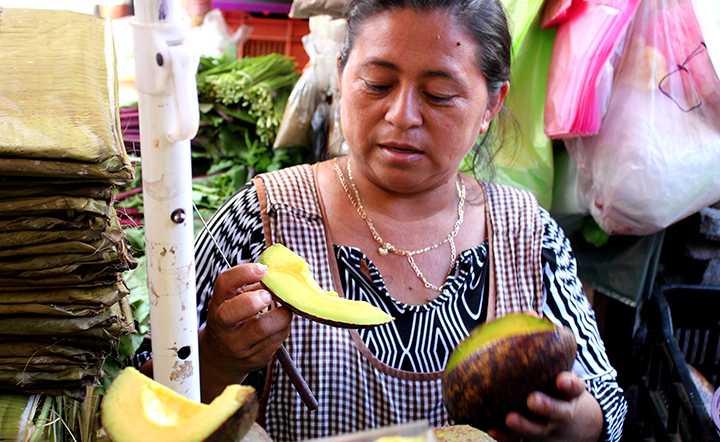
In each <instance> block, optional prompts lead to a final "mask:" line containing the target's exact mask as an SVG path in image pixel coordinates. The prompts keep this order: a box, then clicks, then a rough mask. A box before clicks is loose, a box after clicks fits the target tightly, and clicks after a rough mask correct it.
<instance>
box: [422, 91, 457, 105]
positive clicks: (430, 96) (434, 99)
mask: <svg viewBox="0 0 720 442" xmlns="http://www.w3.org/2000/svg"><path fill="white" fill-rule="evenodd" d="M425 96H426V97H427V98H428V100H430V101H431V102H433V103H436V104H447V103H449V102H450V101H452V99H453V97H441V96H438V95H433V94H428V93H425Z"/></svg>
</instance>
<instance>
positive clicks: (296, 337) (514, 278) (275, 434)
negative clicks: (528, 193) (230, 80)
mask: <svg viewBox="0 0 720 442" xmlns="http://www.w3.org/2000/svg"><path fill="white" fill-rule="evenodd" d="M260 178H261V179H262V180H263V184H264V188H265V194H266V198H267V213H266V214H263V216H266V218H267V220H268V221H269V226H270V230H271V232H266V235H269V237H270V242H272V243H282V244H284V245H285V246H286V247H288V248H289V249H291V250H293V251H295V252H296V253H298V254H299V255H301V256H303V257H304V258H305V259H306V260H307V262H308V264H309V265H310V270H311V272H312V273H313V275H314V277H315V279H316V280H317V282H318V284H319V285H320V286H321V287H322V288H323V289H324V290H336V291H340V292H341V288H336V287H334V285H333V275H332V270H331V265H330V262H331V259H330V256H329V254H328V253H329V250H332V249H331V248H330V247H328V243H327V237H326V235H325V228H324V225H323V220H322V217H321V209H320V207H319V201H318V196H317V193H316V190H315V183H314V177H313V173H312V166H310V165H300V166H294V167H291V168H287V169H283V170H280V171H276V172H272V173H268V174H263V175H260ZM488 189H492V190H489V191H488V196H489V200H490V201H491V202H492V204H490V206H491V207H492V206H493V205H494V203H495V199H496V198H499V199H500V201H501V203H500V204H501V205H500V207H497V208H494V210H492V211H491V214H492V220H493V224H494V226H493V228H494V230H493V233H494V235H493V242H495V243H499V244H495V245H494V247H496V249H494V250H496V252H495V253H496V256H502V257H505V256H506V254H507V253H508V251H509V252H510V253H511V256H512V260H513V264H512V265H503V266H502V267H500V268H498V272H497V274H498V277H497V278H496V279H497V284H498V296H497V300H498V303H499V305H498V308H497V311H498V312H499V313H502V314H507V313H509V312H510V311H516V310H524V309H527V308H528V307H531V306H532V308H535V305H536V303H537V300H536V299H523V298H522V296H521V294H522V293H537V292H534V291H529V290H525V289H524V287H526V286H527V287H533V288H535V287H536V286H535V284H536V283H537V284H540V286H538V288H540V289H541V284H542V279H539V280H536V279H535V278H536V277H539V276H540V246H541V242H540V241H539V238H538V241H537V242H534V240H535V239H536V238H535V232H534V231H533V232H532V233H531V234H528V235H524V234H520V233H519V232H518V231H519V230H522V229H520V227H522V226H524V225H526V224H525V220H524V219H523V217H527V216H528V215H530V212H531V207H532V205H531V204H530V203H531V202H532V199H530V201H528V198H520V196H523V193H522V192H519V191H518V193H517V194H516V193H515V192H512V191H508V189H509V188H505V187H500V186H492V185H488ZM518 201H519V202H520V203H518ZM518 207H520V208H521V209H523V210H521V211H519V212H518ZM535 207H537V206H535ZM516 212H518V213H516ZM503 217H507V218H512V220H511V221H510V224H509V226H510V227H508V228H504V229H498V227H496V226H495V225H496V224H497V221H498V220H499V219H503ZM530 218H531V219H532V220H533V222H534V221H535V220H537V221H538V222H540V218H539V214H533V216H531V217H530ZM504 222H505V221H504V219H503V223H504ZM533 225H534V224H533ZM538 235H540V236H541V235H542V225H540V230H539V232H538ZM528 236H529V237H528ZM496 238H497V241H496ZM508 243H510V244H508ZM528 244H531V245H533V246H537V251H536V253H529V252H528V251H526V250H524V249H525V247H524V246H527V245H528ZM534 256H537V260H536V261H533V260H532V259H530V258H531V257H534ZM518 259H520V261H519V262H517V260H518ZM496 261H505V260H504V259H499V260H496ZM527 262H530V263H533V264H534V266H535V267H534V268H532V269H531V270H529V271H520V269H521V268H522V267H521V266H524V265H526V263H527ZM506 286H507V287H506ZM500 287H502V290H501V288H500ZM540 293H542V292H541V291H540ZM500 295H502V296H500ZM508 296H509V297H510V299H503V298H505V297H508ZM540 302H542V299H540ZM541 309H542V305H541V304H540V305H539V306H538V307H537V308H536V311H541ZM291 327H292V329H291V333H290V337H289V338H288V339H287V340H286V341H285V347H286V348H287V350H288V353H289V354H290V356H291V357H292V358H293V360H294V361H295V363H296V365H297V367H298V370H299V371H300V373H301V375H302V376H303V378H304V379H305V381H306V382H307V384H308V386H309V388H310V390H311V391H312V392H313V394H314V395H315V397H316V399H317V400H318V408H317V409H316V410H314V411H309V410H308V409H307V408H306V407H305V405H304V404H303V403H302V400H301V399H300V397H299V395H298V394H297V392H296V391H295V389H294V387H293V386H292V383H291V382H290V379H289V377H288V376H287V374H286V373H285V372H284V371H283V370H282V368H281V367H280V366H279V364H278V363H277V362H275V363H274V364H275V366H274V370H272V372H273V373H274V376H273V378H272V379H270V380H269V382H270V392H269V397H268V402H267V406H266V409H265V428H266V430H267V432H268V434H269V435H270V437H272V438H273V440H275V441H276V442H290V441H297V440H303V439H311V438H320V437H327V436H331V435H335V434H341V433H349V432H355V431H360V430H364V429H369V428H375V427H382V426H389V425H395V424H398V423H403V422H409V421H414V420H419V419H427V420H428V421H429V423H430V425H432V426H443V425H447V424H449V423H450V419H449V416H448V414H447V411H446V410H445V407H444V405H443V402H442V392H441V376H442V373H441V372H433V373H413V372H406V371H401V370H397V369H395V368H392V367H389V366H387V365H385V364H383V363H381V362H380V361H378V360H377V358H375V357H374V356H373V355H372V354H371V353H370V352H369V351H368V350H367V347H366V346H365V345H364V344H363V343H362V340H361V339H360V338H359V336H358V335H357V332H356V331H349V330H343V329H339V328H335V327H329V326H326V325H323V324H319V323H316V322H313V321H309V320H307V319H304V318H302V317H300V316H295V317H294V319H293V322H292V326H291Z"/></svg>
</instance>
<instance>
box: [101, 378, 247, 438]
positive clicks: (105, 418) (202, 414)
mask: <svg viewBox="0 0 720 442" xmlns="http://www.w3.org/2000/svg"><path fill="white" fill-rule="evenodd" d="M257 411H258V403H257V395H256V393H255V389H254V388H252V387H249V386H244V385H229V386H227V387H226V388H225V390H224V391H223V393H222V394H221V395H220V396H218V397H216V398H215V400H213V401H212V403H210V404H209V405H208V404H202V403H199V402H195V401H192V400H190V399H187V398H185V397H184V396H182V395H181V394H179V393H176V392H175V391H173V390H171V389H170V388H168V387H166V386H164V385H162V384H160V383H159V382H156V381H154V380H152V379H150V378H149V377H147V376H145V375H143V374H142V373H140V372H139V371H137V370H136V369H134V368H132V367H127V368H125V369H123V370H122V371H121V372H120V373H119V374H118V375H117V377H116V378H115V379H114V380H113V382H112V384H111V385H110V388H109V389H108V391H107V393H106V394H105V396H104V397H103V400H102V403H101V412H100V413H101V419H102V425H103V428H104V429H105V433H106V434H107V436H108V437H109V438H110V440H112V441H113V442H146V441H147V442H164V441H167V442H171V441H172V442H200V441H217V442H219V441H232V442H236V441H239V440H240V439H242V437H243V436H244V435H245V433H247V432H248V430H249V429H250V427H251V426H252V424H253V422H254V421H255V418H256V417H257Z"/></svg>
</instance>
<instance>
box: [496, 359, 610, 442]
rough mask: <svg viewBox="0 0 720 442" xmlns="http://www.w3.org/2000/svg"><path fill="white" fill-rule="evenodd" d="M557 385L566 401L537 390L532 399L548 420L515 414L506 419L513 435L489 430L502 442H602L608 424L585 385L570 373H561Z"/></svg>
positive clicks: (532, 407) (532, 408)
mask: <svg viewBox="0 0 720 442" xmlns="http://www.w3.org/2000/svg"><path fill="white" fill-rule="evenodd" d="M555 382H556V385H557V387H558V390H560V393H561V394H562V395H564V396H565V399H556V398H553V397H551V396H548V395H546V394H544V393H540V392H537V391H536V392H533V393H531V394H530V395H529V396H528V400H527V405H528V408H529V409H530V411H531V412H533V413H534V414H536V415H537V416H538V417H539V418H540V419H544V421H542V422H540V421H537V420H531V419H528V418H527V417H525V416H522V415H521V414H520V413H517V412H514V411H513V412H510V413H508V415H507V416H506V417H505V424H506V425H507V427H508V429H509V432H504V431H498V430H489V431H488V435H489V436H491V437H493V438H495V439H496V440H498V441H499V442H509V441H515V440H519V439H520V438H524V440H530V441H545V442H551V441H552V442H560V441H577V442H580V441H588V442H596V441H598V440H599V439H600V434H601V432H602V428H603V422H604V420H603V415H602V410H601V409H600V405H599V404H598V403H597V401H596V400H595V398H594V397H593V396H592V395H591V394H590V393H589V392H588V391H587V390H586V389H585V382H584V381H583V380H582V379H581V378H580V377H579V376H577V375H576V374H574V373H572V372H567V371H566V372H562V373H560V374H559V375H558V376H557V378H556V380H555Z"/></svg>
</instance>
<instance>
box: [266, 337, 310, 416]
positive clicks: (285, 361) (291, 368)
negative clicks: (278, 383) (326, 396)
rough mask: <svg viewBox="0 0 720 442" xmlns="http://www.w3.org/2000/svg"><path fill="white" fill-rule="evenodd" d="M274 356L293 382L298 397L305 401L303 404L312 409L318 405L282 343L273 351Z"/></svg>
mask: <svg viewBox="0 0 720 442" xmlns="http://www.w3.org/2000/svg"><path fill="white" fill-rule="evenodd" d="M275 356H277V358H278V360H279V361H280V365H282V367H283V369H284V370H285V373H287V374H288V376H290V381H291V382H292V383H293V385H294V386H295V389H296V390H297V391H298V393H299V394H300V398H301V399H302V401H303V402H304V403H305V406H306V407H307V408H308V410H310V411H312V410H314V409H316V408H317V406H318V402H317V399H315V396H313V393H312V391H310V388H309V387H308V385H307V383H306V382H305V379H303V377H302V376H301V375H300V372H299V371H298V370H297V368H296V367H295V363H294V362H293V360H292V358H291V357H290V355H289V354H288V351H287V350H286V349H285V346H284V345H282V344H281V345H280V348H279V349H278V351H277V352H276V353H275Z"/></svg>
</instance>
